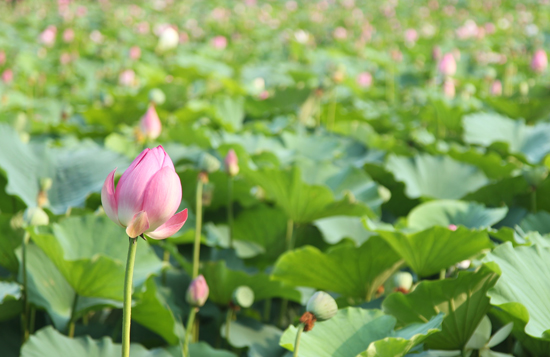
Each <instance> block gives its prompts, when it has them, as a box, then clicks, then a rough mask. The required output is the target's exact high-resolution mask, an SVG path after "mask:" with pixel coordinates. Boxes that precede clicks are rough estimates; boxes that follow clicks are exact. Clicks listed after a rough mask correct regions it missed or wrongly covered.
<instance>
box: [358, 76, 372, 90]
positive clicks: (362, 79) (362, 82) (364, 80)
mask: <svg viewBox="0 0 550 357" xmlns="http://www.w3.org/2000/svg"><path fill="white" fill-rule="evenodd" d="M357 84H359V86H360V87H363V88H368V87H370V86H371V85H372V75H371V74H370V73H369V72H361V73H359V75H358V76H357Z"/></svg>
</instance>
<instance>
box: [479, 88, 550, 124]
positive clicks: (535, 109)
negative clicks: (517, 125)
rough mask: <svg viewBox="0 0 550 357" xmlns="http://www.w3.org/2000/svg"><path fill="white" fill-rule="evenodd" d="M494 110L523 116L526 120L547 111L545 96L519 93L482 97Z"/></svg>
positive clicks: (519, 116) (530, 119)
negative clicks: (511, 95) (509, 95)
mask: <svg viewBox="0 0 550 357" xmlns="http://www.w3.org/2000/svg"><path fill="white" fill-rule="evenodd" d="M483 100H484V101H485V102H487V104H489V105H490V106H491V107H492V108H494V109H495V110H496V111H498V112H500V113H502V114H504V115H507V116H509V117H512V118H525V119H527V121H532V120H536V119H539V118H542V117H544V116H545V115H547V113H548V110H549V108H548V105H547V102H546V96H540V97H539V98H537V97H535V96H532V95H529V96H523V95H520V94H519V93H518V94H517V95H515V96H513V97H504V96H503V97H486V98H484V99H483Z"/></svg>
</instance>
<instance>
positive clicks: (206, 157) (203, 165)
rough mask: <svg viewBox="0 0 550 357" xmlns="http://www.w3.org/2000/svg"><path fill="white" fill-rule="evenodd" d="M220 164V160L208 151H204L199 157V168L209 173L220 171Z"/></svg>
mask: <svg viewBox="0 0 550 357" xmlns="http://www.w3.org/2000/svg"><path fill="white" fill-rule="evenodd" d="M220 166H221V164H220V160H218V159H216V158H215V157H214V156H212V155H210V154H209V153H207V152H204V153H203V154H202V155H201V157H200V159H199V169H200V170H201V171H205V172H207V173H209V174H211V173H213V172H216V171H218V170H219V169H220Z"/></svg>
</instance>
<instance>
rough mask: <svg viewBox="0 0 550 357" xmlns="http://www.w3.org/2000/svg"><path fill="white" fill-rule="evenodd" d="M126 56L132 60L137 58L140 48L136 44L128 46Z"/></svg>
mask: <svg viewBox="0 0 550 357" xmlns="http://www.w3.org/2000/svg"><path fill="white" fill-rule="evenodd" d="M128 57H130V59H133V60H134V61H135V60H138V59H139V58H140V57H141V48H139V47H138V46H132V47H130V52H129V53H128Z"/></svg>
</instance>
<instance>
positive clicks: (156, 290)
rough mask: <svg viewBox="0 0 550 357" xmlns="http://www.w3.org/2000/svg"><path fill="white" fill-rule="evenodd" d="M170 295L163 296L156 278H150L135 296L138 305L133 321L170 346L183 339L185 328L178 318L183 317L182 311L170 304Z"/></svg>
mask: <svg viewBox="0 0 550 357" xmlns="http://www.w3.org/2000/svg"><path fill="white" fill-rule="evenodd" d="M168 293H169V290H168V291H165V294H163V292H162V289H161V288H160V287H158V286H157V284H156V281H155V278H154V277H153V276H150V277H149V278H148V279H147V281H146V282H145V283H144V284H143V285H142V286H141V288H140V289H139V290H138V291H136V292H134V294H133V299H134V300H136V304H135V305H134V306H133V307H132V320H135V321H137V322H139V323H140V324H141V325H143V326H145V327H147V328H148V329H149V330H151V331H154V332H156V333H157V334H158V335H159V336H162V337H163V338H164V339H165V340H166V342H168V343H169V344H171V345H175V344H177V343H178V341H180V340H182V339H183V337H184V327H183V325H182V322H181V319H180V318H176V316H178V317H179V316H181V311H179V308H177V307H176V305H175V303H172V304H169V303H168V301H167V300H168V299H167V296H166V295H167V294H168Z"/></svg>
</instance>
